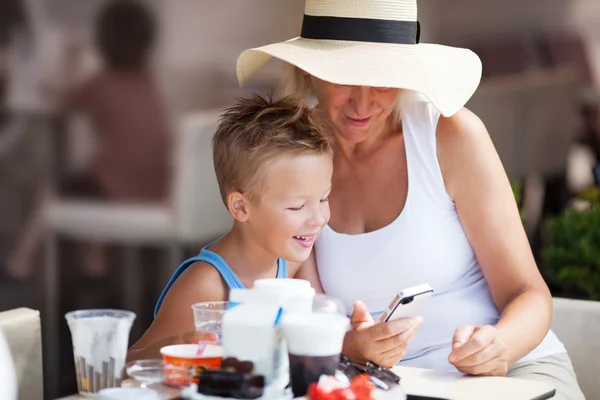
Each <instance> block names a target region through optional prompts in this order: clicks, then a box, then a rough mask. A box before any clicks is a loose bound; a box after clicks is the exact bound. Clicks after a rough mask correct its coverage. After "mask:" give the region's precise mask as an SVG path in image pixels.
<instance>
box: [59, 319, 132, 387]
mask: <svg viewBox="0 0 600 400" xmlns="http://www.w3.org/2000/svg"><path fill="white" fill-rule="evenodd" d="M65 318H66V319H67V324H68V325H69V329H70V331H71V339H72V342H73V356H74V358H75V373H76V375H77V388H78V391H79V394H80V395H82V396H85V397H94V396H95V395H96V393H98V392H99V391H100V390H101V389H105V388H114V387H120V386H121V376H122V374H123V368H124V367H125V358H126V357H127V347H128V344H129V332H130V331H131V326H132V325H133V321H134V319H135V313H133V312H131V311H123V310H79V311H71V312H69V313H67V314H66V315H65Z"/></svg>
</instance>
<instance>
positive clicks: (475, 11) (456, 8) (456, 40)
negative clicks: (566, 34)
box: [419, 0, 600, 82]
mask: <svg viewBox="0 0 600 400" xmlns="http://www.w3.org/2000/svg"><path fill="white" fill-rule="evenodd" d="M419 5H420V8H421V9H425V11H426V13H427V22H428V23H429V24H431V25H433V26H434V28H433V30H432V32H431V36H430V37H428V39H431V40H432V41H435V42H439V43H443V44H450V45H454V44H460V45H467V44H468V43H472V42H473V41H475V40H486V39H489V38H494V37H498V36H503V35H512V36H515V35H519V34H530V33H536V32H544V31H560V30H567V31H569V30H574V31H577V32H580V33H581V34H582V35H583V36H584V38H585V39H586V41H587V44H588V49H589V51H590V56H591V57H592V63H593V67H594V72H595V75H596V77H597V82H600V0H503V1H498V0H420V1H419ZM424 29H425V31H427V29H428V27H427V26H425V27H424Z"/></svg>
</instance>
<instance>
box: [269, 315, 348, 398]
mask: <svg viewBox="0 0 600 400" xmlns="http://www.w3.org/2000/svg"><path fill="white" fill-rule="evenodd" d="M349 326H350V320H349V319H348V317H345V316H342V315H339V314H327V313H313V314H308V315H305V314H287V315H285V316H283V317H282V319H281V327H282V329H283V332H284V334H285V337H286V341H287V348H288V352H289V368H290V380H291V384H292V392H293V393H294V397H302V396H304V395H305V394H306V391H307V389H308V386H309V385H310V384H311V383H313V382H317V381H318V380H319V377H320V376H321V375H335V371H336V368H337V366H338V364H339V362H340V355H341V353H342V345H343V342H344V336H345V334H346V331H347V330H348V327H349Z"/></svg>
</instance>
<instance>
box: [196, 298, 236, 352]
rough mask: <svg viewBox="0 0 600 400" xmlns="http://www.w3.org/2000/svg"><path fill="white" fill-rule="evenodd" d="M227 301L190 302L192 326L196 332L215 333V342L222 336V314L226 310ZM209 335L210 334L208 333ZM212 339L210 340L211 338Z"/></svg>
mask: <svg viewBox="0 0 600 400" xmlns="http://www.w3.org/2000/svg"><path fill="white" fill-rule="evenodd" d="M228 305H229V302H228V301H207V302H201V303H195V304H192V311H193V312H194V326H195V327H196V331H197V332H206V333H213V334H215V335H214V337H215V338H218V339H215V340H216V341H217V343H220V340H221V337H222V323H223V314H225V311H227V307H228ZM208 337H210V335H208ZM211 341H212V340H211Z"/></svg>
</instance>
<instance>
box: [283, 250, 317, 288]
mask: <svg viewBox="0 0 600 400" xmlns="http://www.w3.org/2000/svg"><path fill="white" fill-rule="evenodd" d="M288 269H289V271H290V276H291V277H293V278H297V279H306V280H307V281H309V282H310V284H311V285H312V287H313V288H314V289H315V292H317V293H323V287H322V286H321V280H320V279H319V271H318V270H317V261H316V259H315V249H314V248H313V250H312V251H311V252H310V256H309V257H308V259H307V260H306V261H304V262H303V263H302V264H298V263H293V264H292V263H288Z"/></svg>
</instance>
